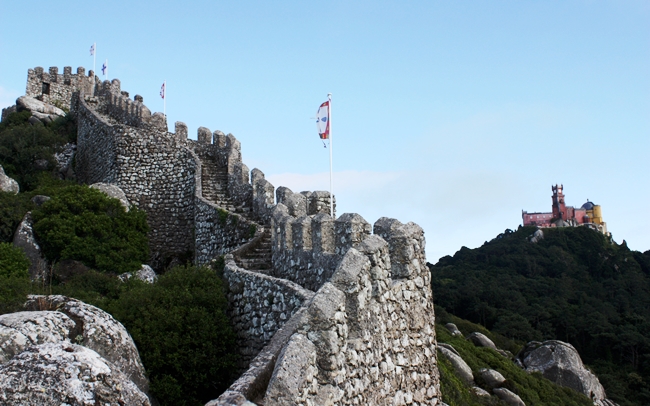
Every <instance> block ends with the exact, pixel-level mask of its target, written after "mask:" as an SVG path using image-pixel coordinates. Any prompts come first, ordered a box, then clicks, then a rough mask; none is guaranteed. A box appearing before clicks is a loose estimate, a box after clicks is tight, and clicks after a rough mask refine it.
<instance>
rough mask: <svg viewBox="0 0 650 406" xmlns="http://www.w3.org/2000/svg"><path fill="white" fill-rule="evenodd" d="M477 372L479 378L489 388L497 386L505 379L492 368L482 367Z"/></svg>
mask: <svg viewBox="0 0 650 406" xmlns="http://www.w3.org/2000/svg"><path fill="white" fill-rule="evenodd" d="M478 374H479V376H480V377H481V380H483V382H485V384H486V385H487V386H489V387H490V388H498V387H499V386H501V385H503V383H504V382H505V381H506V378H505V377H504V376H503V375H501V373H500V372H498V371H495V370H494V369H487V368H483V369H481V370H479V371H478Z"/></svg>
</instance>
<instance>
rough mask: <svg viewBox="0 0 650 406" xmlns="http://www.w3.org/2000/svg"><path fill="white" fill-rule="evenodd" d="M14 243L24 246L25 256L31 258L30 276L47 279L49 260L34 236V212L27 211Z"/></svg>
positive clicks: (16, 245)
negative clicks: (44, 255)
mask: <svg viewBox="0 0 650 406" xmlns="http://www.w3.org/2000/svg"><path fill="white" fill-rule="evenodd" d="M13 244H14V246H15V247H18V248H22V250H23V251H24V252H25V256H26V257H27V259H28V260H29V263H30V265H29V276H30V278H31V279H32V280H37V279H45V276H46V275H47V262H46V261H45V259H44V258H43V253H42V252H41V247H40V245H38V242H36V238H35V237H34V228H33V223H32V214H31V212H27V214H25V217H24V218H23V221H22V222H21V223H20V225H19V226H18V229H17V230H16V232H15V233H14V240H13Z"/></svg>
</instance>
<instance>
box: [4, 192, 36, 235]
mask: <svg viewBox="0 0 650 406" xmlns="http://www.w3.org/2000/svg"><path fill="white" fill-rule="evenodd" d="M33 207H34V205H33V204H32V202H31V201H30V200H29V196H28V195H26V194H24V193H19V194H17V195H14V194H13V193H5V192H0V242H11V241H12V240H13V236H14V233H15V232H16V229H17V228H18V225H19V224H20V222H21V221H22V220H23V217H25V214H26V213H27V212H28V211H30V210H31V209H32V208H33Z"/></svg>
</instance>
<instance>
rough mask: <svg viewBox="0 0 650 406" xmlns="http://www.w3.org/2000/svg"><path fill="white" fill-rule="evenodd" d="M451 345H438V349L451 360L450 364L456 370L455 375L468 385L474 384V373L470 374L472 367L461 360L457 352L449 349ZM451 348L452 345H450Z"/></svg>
mask: <svg viewBox="0 0 650 406" xmlns="http://www.w3.org/2000/svg"><path fill="white" fill-rule="evenodd" d="M449 347H451V346H450V345H449V344H446V345H444V346H443V345H440V344H439V345H438V351H440V353H441V354H442V355H443V356H444V357H445V358H447V359H448V360H449V362H451V365H452V366H453V367H454V370H455V371H456V375H457V376H458V377H459V378H461V379H462V380H463V381H465V383H466V384H468V385H473V384H474V374H472V368H470V367H469V365H467V363H466V362H465V360H463V359H462V358H461V357H460V355H458V353H457V352H455V351H452V350H450V349H449ZM452 348H453V347H452Z"/></svg>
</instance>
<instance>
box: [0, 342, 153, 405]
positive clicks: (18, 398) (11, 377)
mask: <svg viewBox="0 0 650 406" xmlns="http://www.w3.org/2000/svg"><path fill="white" fill-rule="evenodd" d="M0 403H1V404H3V405H34V406H36V405H39V406H43V405H45V406H50V405H51V406H60V405H99V404H101V405H137V406H149V405H151V403H150V401H149V399H148V398H147V395H145V394H144V392H142V391H141V390H140V389H139V388H138V387H137V386H136V385H135V384H134V383H133V382H132V381H131V380H129V378H128V377H127V376H126V375H125V374H124V373H122V372H121V371H120V369H119V368H117V367H116V366H115V365H113V364H111V363H110V362H108V361H107V360H106V359H104V358H102V357H101V356H100V355H99V354H97V353H96V352H95V351H93V350H91V349H89V348H86V347H83V346H80V345H75V344H71V343H69V342H58V343H47V344H41V345H37V346H31V347H29V348H27V349H26V350H25V351H23V352H21V353H20V354H18V355H17V356H15V357H14V358H12V359H11V360H10V361H9V362H6V363H4V364H2V365H0Z"/></svg>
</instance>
